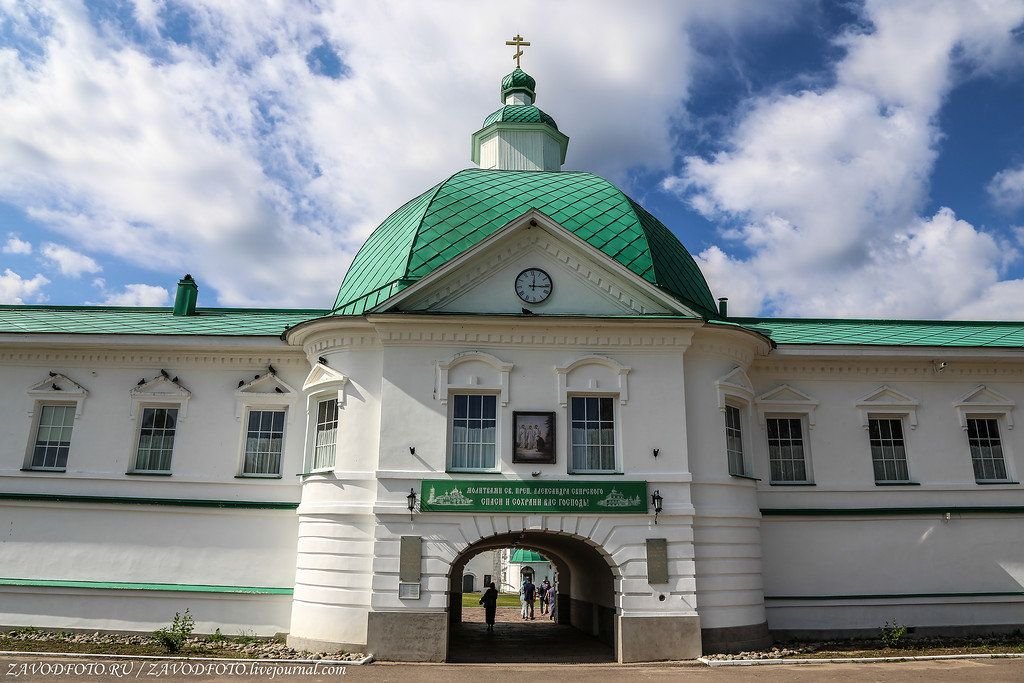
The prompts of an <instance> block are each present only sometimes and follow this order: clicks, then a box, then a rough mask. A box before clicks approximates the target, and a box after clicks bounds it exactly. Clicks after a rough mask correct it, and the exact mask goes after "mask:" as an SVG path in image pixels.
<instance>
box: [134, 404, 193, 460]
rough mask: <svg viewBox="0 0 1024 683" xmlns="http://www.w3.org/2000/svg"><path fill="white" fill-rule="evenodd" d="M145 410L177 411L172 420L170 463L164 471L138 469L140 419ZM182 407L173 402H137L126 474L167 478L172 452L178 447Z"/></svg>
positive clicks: (140, 436) (140, 432)
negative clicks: (172, 433)
mask: <svg viewBox="0 0 1024 683" xmlns="http://www.w3.org/2000/svg"><path fill="white" fill-rule="evenodd" d="M147 408H152V409H161V408H163V409H172V410H177V411H178V414H177V416H176V417H175V419H174V441H173V442H172V443H171V461H170V463H169V466H168V468H167V469H166V470H143V469H139V468H138V462H139V445H140V442H141V439H142V418H143V416H144V415H145V413H146V409H147ZM182 412H183V410H182V405H181V404H180V403H178V402H175V401H166V402H155V401H154V402H139V403H138V404H137V405H136V406H135V413H136V416H137V418H138V419H136V421H135V432H134V434H135V438H134V440H133V441H132V453H131V461H130V462H131V467H130V468H129V470H128V474H148V475H154V476H169V475H170V474H171V473H172V472H173V470H172V467H173V465H174V452H175V450H176V447H177V445H178V433H179V431H180V425H181V420H182V419H183V418H182Z"/></svg>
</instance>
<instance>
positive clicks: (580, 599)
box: [447, 530, 616, 663]
mask: <svg viewBox="0 0 1024 683" xmlns="http://www.w3.org/2000/svg"><path fill="white" fill-rule="evenodd" d="M502 548H509V549H511V550H512V551H513V552H515V551H516V550H519V551H520V552H521V553H522V552H532V553H533V554H534V555H535V556H536V555H539V556H541V559H542V560H543V562H540V563H535V564H534V565H532V566H528V567H523V566H516V565H515V564H512V565H508V564H507V563H506V566H505V567H503V573H504V574H505V577H506V578H507V576H508V575H509V574H510V573H511V574H513V575H516V574H518V577H522V576H524V575H532V576H531V578H532V579H533V580H534V582H538V581H539V582H543V580H544V579H545V578H547V579H549V581H550V582H551V583H552V584H553V585H554V586H555V587H556V595H557V598H556V605H555V618H554V619H551V618H550V616H549V614H547V613H542V612H541V610H540V607H539V605H536V606H535V608H534V618H533V619H532V620H525V621H524V620H523V619H522V618H521V615H520V604H519V592H518V589H519V585H518V582H517V581H511V582H510V581H507V580H505V581H503V584H504V585H503V586H502V588H504V589H505V590H504V591H503V595H504V596H506V597H505V598H504V599H503V600H502V601H501V602H499V605H506V606H505V607H500V606H499V609H498V618H497V619H496V623H495V626H494V630H493V631H492V632H489V631H488V630H487V627H486V625H485V623H484V614H483V609H482V608H480V607H479V606H478V605H477V601H478V596H477V595H476V594H474V595H472V596H468V595H467V596H466V597H467V599H468V600H467V603H466V607H465V608H464V607H463V595H464V593H465V592H466V591H465V586H466V583H465V577H466V576H468V575H469V574H467V573H465V571H464V570H465V568H466V565H467V563H468V562H470V560H472V559H473V558H474V557H476V556H478V555H480V554H481V553H486V552H488V551H492V550H497V549H502ZM506 557H508V556H506ZM539 572H540V573H543V574H545V576H540V575H539V574H538V573H539ZM547 574H550V576H548V575H547ZM615 576H616V572H615V569H614V566H613V564H612V562H611V560H610V559H608V558H607V557H606V556H605V555H604V554H603V553H602V552H601V551H600V550H599V549H598V548H597V547H596V546H595V545H594V544H593V543H592V542H591V541H589V540H587V539H582V538H580V537H577V536H572V535H569V534H564V533H560V532H554V531H534V530H531V531H523V532H511V533H505V534H497V535H494V536H491V537H489V538H484V539H481V540H480V541H477V542H476V543H474V544H473V545H471V546H470V547H468V548H466V549H465V550H464V551H463V552H462V553H460V554H459V555H458V557H456V558H455V559H454V560H453V561H452V564H451V571H450V573H449V576H448V585H449V591H448V618H449V628H448V633H449V639H448V656H447V660H448V661H449V662H467V663H468V662H474V663H478V662H508V663H517V662H522V663H591V662H613V661H615V652H614V646H615V613H616V608H615V605H616V599H615V598H616V593H615V591H616V581H615ZM502 579H503V577H502V576H500V575H499V574H498V573H497V572H495V573H494V574H493V576H492V580H494V582H495V584H498V583H499V581H502ZM477 588H478V590H482V589H484V588H486V586H477Z"/></svg>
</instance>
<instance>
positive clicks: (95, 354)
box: [0, 347, 306, 371]
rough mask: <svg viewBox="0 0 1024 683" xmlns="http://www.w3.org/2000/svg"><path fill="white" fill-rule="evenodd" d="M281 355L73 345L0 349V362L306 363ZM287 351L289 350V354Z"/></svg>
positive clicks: (241, 365)
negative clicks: (85, 347) (77, 346)
mask: <svg viewBox="0 0 1024 683" xmlns="http://www.w3.org/2000/svg"><path fill="white" fill-rule="evenodd" d="M280 351H281V352H282V353H283V354H285V355H277V354H276V353H275V354H273V355H270V354H266V353H258V354H249V353H235V352H219V351H215V350H211V351H209V352H204V353H180V352H176V351H167V352H159V351H156V350H149V349H146V350H121V349H74V348H39V347H34V348H33V349H23V350H14V349H0V363H5V364H7V363H9V364H22V365H38V366H53V365H57V364H60V365H66V364H70V363H74V364H76V365H79V364H80V365H89V366H93V367H114V366H116V367H122V368H125V367H126V368H152V367H154V366H157V367H159V366H164V367H171V366H173V367H178V368H180V367H189V368H202V367H217V368H222V367H235V368H237V369H239V370H241V369H243V368H244V369H245V370H246V371H248V370H249V369H251V368H256V367H266V366H267V365H281V366H285V365H291V364H296V363H302V364H305V363H306V359H305V358H303V356H302V353H301V351H298V350H297V349H296V350H294V351H293V350H291V349H287V348H282V349H280ZM290 351H291V353H289V352H290Z"/></svg>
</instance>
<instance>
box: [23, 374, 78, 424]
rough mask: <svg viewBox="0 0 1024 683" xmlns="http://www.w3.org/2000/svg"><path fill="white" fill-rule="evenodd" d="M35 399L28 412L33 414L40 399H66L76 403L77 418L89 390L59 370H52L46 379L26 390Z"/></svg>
mask: <svg viewBox="0 0 1024 683" xmlns="http://www.w3.org/2000/svg"><path fill="white" fill-rule="evenodd" d="M25 393H26V394H28V395H29V396H31V397H32V398H33V399H35V400H34V401H32V402H31V403H30V405H29V409H28V414H29V415H33V414H34V413H35V410H36V405H37V402H38V401H66V402H73V403H74V404H75V419H76V420H77V419H78V418H79V417H81V415H82V408H83V407H84V405H85V399H86V397H87V396H88V395H89V392H88V390H86V388H85V387H83V386H82V385H81V384H79V383H78V382H76V381H75V380H73V379H71V378H69V377H68V376H66V375H62V374H61V373H59V372H53V371H51V372H50V374H49V376H48V377H46V378H45V379H42V380H39V381H38V382H36V383H35V384H33V385H32V386H30V387H29V388H28V390H27V391H26V392H25Z"/></svg>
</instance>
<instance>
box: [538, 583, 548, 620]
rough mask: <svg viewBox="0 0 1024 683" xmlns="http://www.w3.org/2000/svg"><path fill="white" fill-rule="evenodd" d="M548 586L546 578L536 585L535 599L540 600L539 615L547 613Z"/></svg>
mask: <svg viewBox="0 0 1024 683" xmlns="http://www.w3.org/2000/svg"><path fill="white" fill-rule="evenodd" d="M548 588H550V584H549V583H548V580H547V579H544V582H543V583H541V584H540V585H539V586H537V600H538V602H540V615H541V616H544V615H545V614H547V613H548V600H547V597H548Z"/></svg>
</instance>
